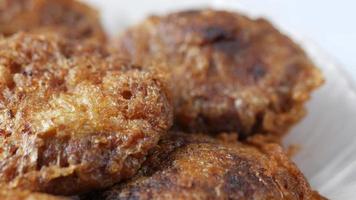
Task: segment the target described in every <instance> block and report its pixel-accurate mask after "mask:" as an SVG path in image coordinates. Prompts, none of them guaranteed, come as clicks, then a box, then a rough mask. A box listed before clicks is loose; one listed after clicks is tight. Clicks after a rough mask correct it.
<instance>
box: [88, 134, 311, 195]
mask: <svg viewBox="0 0 356 200" xmlns="http://www.w3.org/2000/svg"><path fill="white" fill-rule="evenodd" d="M314 195H315V196H314ZM316 196H317V193H314V192H313V191H312V190H311V189H310V186H309V184H308V183H307V181H306V180H305V178H304V176H303V174H302V173H301V172H300V171H299V170H298V169H297V167H296V166H295V165H294V164H293V163H292V162H291V161H290V160H289V159H288V157H287V156H286V155H285V154H284V153H283V152H282V149H281V147H280V146H279V145H276V144H263V145H257V144H256V145H255V144H242V143H236V142H230V143H226V142H223V141H219V140H217V139H213V138H210V137H208V136H204V135H199V134H198V135H194V134H189V135H188V134H182V133H179V134H171V135H167V136H166V137H164V139H163V140H161V141H160V143H159V144H158V146H156V147H155V148H154V149H153V150H152V151H151V152H150V154H149V156H148V158H147V160H146V161H145V163H144V164H143V167H142V168H141V169H140V171H139V173H138V174H137V175H136V176H135V177H134V178H133V179H132V180H129V181H127V182H126V183H121V184H118V185H115V186H114V187H112V188H111V189H108V190H106V191H104V192H101V193H100V192H99V193H97V194H90V195H88V196H87V198H88V199H92V200H96V199H98V200H99V199H103V200H115V199H120V200H124V199H132V200H133V199H135V200H138V199H140V200H144V199H165V200H166V199H256V200H257V199H290V200H292V199H304V200H306V199H314V197H316ZM84 199H85V198H84Z"/></svg>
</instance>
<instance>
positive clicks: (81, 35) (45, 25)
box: [0, 0, 105, 41]
mask: <svg viewBox="0 0 356 200" xmlns="http://www.w3.org/2000/svg"><path fill="white" fill-rule="evenodd" d="M19 31H32V32H46V31H54V32H57V33H61V34H63V35H64V36H65V37H69V38H74V39H88V38H95V39H98V40H101V41H102V40H104V39H105V34H104V32H103V29H102V27H101V24H100V22H99V19H98V16H97V13H96V11H95V10H94V9H92V8H90V7H89V6H87V5H85V4H83V3H80V2H78V1H75V0H1V1H0V34H4V35H12V34H14V33H16V32H19Z"/></svg>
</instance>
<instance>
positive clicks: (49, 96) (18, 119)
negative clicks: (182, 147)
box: [0, 34, 173, 195]
mask: <svg viewBox="0 0 356 200" xmlns="http://www.w3.org/2000/svg"><path fill="white" fill-rule="evenodd" d="M161 76H163V75H162V74H160V73H159V72H154V71H152V72H151V70H149V68H142V67H140V66H133V65H129V64H127V63H126V61H123V60H120V59H118V58H116V57H113V56H109V55H107V52H105V49H103V48H102V49H100V48H97V47H95V45H94V44H92V43H88V45H87V44H86V43H84V42H75V41H74V40H73V41H69V40H64V39H62V38H60V37H56V36H54V35H52V36H50V35H46V36H44V35H35V34H33V35H31V34H16V35H14V36H12V37H10V38H7V39H5V38H2V39H0V77H1V81H0V187H1V186H2V185H8V186H10V187H12V188H21V189H28V190H31V191H42V192H48V193H53V194H60V195H66V194H73V193H78V192H85V191H88V190H90V189H93V188H101V187H106V186H109V185H111V184H113V183H115V182H118V181H119V180H121V179H123V178H128V177H130V176H132V175H133V174H135V173H136V172H137V169H138V168H139V167H140V165H141V163H142V161H143V159H144V157H145V156H146V154H147V152H148V150H149V149H151V148H152V147H154V146H155V145H156V144H157V142H158V140H159V139H160V137H161V135H163V134H165V133H166V131H167V129H169V128H170V126H171V123H172V118H173V116H172V115H173V114H172V105H171V103H170V100H169V97H168V94H167V89H166V88H165V85H164V81H163V80H161Z"/></svg>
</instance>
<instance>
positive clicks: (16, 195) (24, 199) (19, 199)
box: [0, 189, 69, 200]
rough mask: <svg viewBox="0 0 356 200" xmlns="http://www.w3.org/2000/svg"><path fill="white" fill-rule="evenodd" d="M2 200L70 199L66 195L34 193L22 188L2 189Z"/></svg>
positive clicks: (0, 193) (0, 197) (0, 196)
mask: <svg viewBox="0 0 356 200" xmlns="http://www.w3.org/2000/svg"><path fill="white" fill-rule="evenodd" d="M0 199H1V200H69V199H68V198H65V197H59V196H52V195H48V194H41V193H33V192H29V191H22V190H7V189H0Z"/></svg>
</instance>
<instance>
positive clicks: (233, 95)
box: [118, 10, 323, 138]
mask: <svg viewBox="0 0 356 200" xmlns="http://www.w3.org/2000/svg"><path fill="white" fill-rule="evenodd" d="M118 40H119V41H118V48H119V50H120V51H121V53H122V54H123V55H124V56H127V57H130V58H131V59H132V60H133V61H134V62H135V63H144V64H146V63H151V62H154V61H156V62H161V63H164V64H165V65H166V66H167V70H168V71H169V72H170V73H171V81H170V82H171V83H172V88H173V89H172V91H173V96H174V100H175V102H174V103H175V118H176V119H175V121H176V124H178V125H179V126H180V128H183V130H185V131H189V132H196V131H198V132H207V133H219V132H238V133H239V135H240V137H241V138H244V137H247V136H249V135H251V134H254V133H274V134H276V135H281V134H282V133H285V132H286V131H287V130H288V129H289V128H290V126H291V125H292V124H294V123H295V122H296V121H298V120H299V119H301V118H302V116H303V115H304V113H305V109H304V103H305V101H306V100H307V99H308V98H309V95H310V92H311V91H312V90H313V89H314V88H316V87H317V86H319V85H320V84H321V83H322V82H323V78H322V75H321V73H320V71H319V70H318V69H317V68H316V67H315V66H314V64H313V63H312V62H311V61H310V60H309V58H308V57H307V56H306V54H305V53H304V52H303V50H302V49H301V48H300V47H299V46H298V45H296V44H295V43H293V41H291V40H290V39H289V38H288V37H286V36H285V35H283V34H282V33H280V32H279V31H278V30H276V29H275V28H274V27H273V26H272V25H271V24H270V23H269V22H267V21H266V20H264V19H249V18H247V17H245V16H242V15H240V14H238V13H232V12H227V11H214V10H193V11H184V12H178V13H173V14H169V15H167V16H161V17H159V16H153V17H150V18H148V19H146V20H145V21H143V22H142V23H141V24H139V25H137V26H134V27H131V28H130V29H129V30H127V31H126V32H125V33H123V34H122V35H121V36H120V37H119V39H118Z"/></svg>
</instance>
